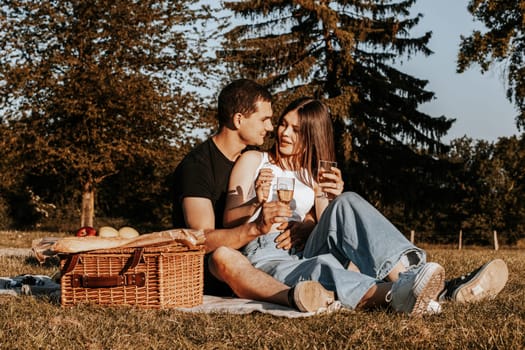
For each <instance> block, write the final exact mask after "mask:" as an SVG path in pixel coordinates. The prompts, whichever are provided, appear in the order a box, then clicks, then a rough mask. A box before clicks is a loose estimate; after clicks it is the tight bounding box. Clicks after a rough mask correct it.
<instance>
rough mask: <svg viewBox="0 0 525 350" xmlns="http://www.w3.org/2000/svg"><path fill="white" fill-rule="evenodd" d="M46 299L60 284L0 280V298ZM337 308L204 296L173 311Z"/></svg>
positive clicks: (291, 314)
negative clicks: (42, 297) (196, 302)
mask: <svg viewBox="0 0 525 350" xmlns="http://www.w3.org/2000/svg"><path fill="white" fill-rule="evenodd" d="M1 294H7V295H14V296H16V295H35V296H42V295H47V296H50V297H51V298H53V299H55V300H60V284H58V283H56V282H55V281H54V280H53V279H52V278H51V277H49V276H45V275H29V274H26V275H20V276H16V277H0V295H1ZM341 309H342V306H341V304H340V303H339V302H338V301H336V302H335V303H334V304H332V305H330V307H328V308H327V309H322V310H319V311H318V312H299V311H297V310H295V309H292V308H289V307H286V306H282V305H277V304H273V303H268V302H264V301H256V300H250V299H241V298H227V297H226V298H225V297H217V296H212V295H204V297H203V303H202V304H201V305H198V306H195V307H192V308H177V310H178V311H182V312H195V313H230V314H236V315H245V314H250V313H253V312H260V313H265V314H270V315H273V316H278V317H288V318H298V317H309V316H313V315H317V314H321V313H331V312H334V311H338V310H341Z"/></svg>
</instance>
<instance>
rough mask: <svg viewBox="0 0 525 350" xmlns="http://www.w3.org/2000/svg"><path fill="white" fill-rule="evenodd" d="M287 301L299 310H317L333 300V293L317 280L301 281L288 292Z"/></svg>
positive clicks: (325, 306)
mask: <svg viewBox="0 0 525 350" xmlns="http://www.w3.org/2000/svg"><path fill="white" fill-rule="evenodd" d="M288 301H289V303H290V305H291V306H294V307H296V308H297V309H298V310H299V311H302V312H317V311H320V310H321V309H326V308H327V307H328V306H329V305H330V304H332V303H333V302H334V301H335V293H334V292H332V291H330V290H327V289H325V288H324V287H323V286H322V285H321V283H319V282H316V281H301V282H299V283H298V284H296V285H295V286H294V287H292V289H290V291H289V292H288Z"/></svg>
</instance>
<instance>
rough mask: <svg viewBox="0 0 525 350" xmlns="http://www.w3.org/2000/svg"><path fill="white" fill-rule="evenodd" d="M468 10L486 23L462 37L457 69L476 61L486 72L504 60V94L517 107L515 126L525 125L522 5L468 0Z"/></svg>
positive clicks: (524, 9)
mask: <svg viewBox="0 0 525 350" xmlns="http://www.w3.org/2000/svg"><path fill="white" fill-rule="evenodd" d="M467 8H468V11H469V12H470V13H471V14H472V16H473V17H474V18H475V19H476V20H478V21H480V22H481V23H483V24H484V25H485V28H486V31H484V32H482V31H481V30H474V31H473V32H472V34H470V36H468V37H464V36H462V37H461V43H460V50H459V53H458V61H457V71H458V72H459V73H462V72H464V71H466V70H467V69H468V68H469V67H470V66H471V65H472V64H474V63H477V64H479V66H480V69H481V72H482V73H485V72H487V71H488V70H489V69H491V68H494V66H495V65H497V64H498V63H502V64H505V67H504V70H505V71H506V74H507V83H508V88H507V98H508V99H509V101H511V102H514V104H515V105H516V106H517V108H518V110H519V115H518V116H517V117H516V124H517V127H518V129H521V128H523V127H525V31H524V28H525V26H524V23H525V5H524V3H523V1H521V0H507V1H500V0H470V2H469V4H468V7H467Z"/></svg>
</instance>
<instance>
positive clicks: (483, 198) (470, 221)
mask: <svg viewBox="0 0 525 350" xmlns="http://www.w3.org/2000/svg"><path fill="white" fill-rule="evenodd" d="M524 146H525V144H524V139H523V137H522V138H521V139H518V138H517V137H515V136H513V137H510V138H500V139H499V140H498V142H496V143H495V144H494V143H488V142H487V141H483V140H479V141H477V142H474V141H473V140H472V139H469V138H467V137H464V138H461V139H457V140H454V141H453V143H452V150H451V153H450V158H451V160H452V161H454V162H456V164H458V165H460V166H461V168H459V169H457V171H455V172H454V174H453V176H452V177H451V178H450V180H449V183H450V185H451V187H450V191H451V192H452V193H453V194H454V197H453V198H454V200H453V201H451V203H452V204H451V206H450V208H449V210H447V208H441V211H442V212H448V213H449V215H450V216H449V217H448V220H447V222H446V226H449V227H448V228H447V230H448V231H449V232H451V233H454V232H456V233H457V231H458V230H459V229H462V230H464V231H465V232H470V234H469V237H470V239H471V241H470V243H473V242H477V243H478V244H483V243H485V244H487V243H488V244H490V243H491V242H492V235H493V231H494V230H496V231H498V233H499V237H500V240H501V241H502V242H504V243H515V242H516V241H517V240H518V239H519V238H520V237H523V232H524V231H523V229H524V227H525V205H524V202H523V195H524V191H523V176H524V175H523V170H522V169H523V166H524V165H525V164H524V162H525V148H524ZM454 226H455V227H456V229H453V228H452V227H454ZM444 227H445V225H441V226H440V227H439V228H440V229H441V230H443V228H444ZM467 242H468V241H467Z"/></svg>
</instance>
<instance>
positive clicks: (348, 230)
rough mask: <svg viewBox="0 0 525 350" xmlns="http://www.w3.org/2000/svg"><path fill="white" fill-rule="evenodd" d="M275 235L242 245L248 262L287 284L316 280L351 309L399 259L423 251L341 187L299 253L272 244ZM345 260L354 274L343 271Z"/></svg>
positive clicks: (412, 261) (415, 261)
mask: <svg viewBox="0 0 525 350" xmlns="http://www.w3.org/2000/svg"><path fill="white" fill-rule="evenodd" d="M278 235H279V232H274V233H269V234H267V235H264V236H260V237H258V238H257V239H255V240H253V241H251V242H250V243H248V244H247V245H246V246H245V247H244V248H243V252H244V254H245V255H246V256H247V257H248V259H249V260H250V261H251V263H252V264H253V266H255V267H256V268H258V269H260V270H262V271H265V272H266V273H268V274H270V275H271V276H273V277H274V278H275V279H277V280H279V281H281V282H283V283H285V284H287V285H289V286H294V285H296V284H297V283H299V282H300V281H303V280H314V281H318V282H320V283H321V284H322V285H323V286H324V287H325V288H326V289H329V290H333V291H335V292H336V294H337V299H338V300H339V301H340V302H341V303H342V304H343V305H344V306H346V307H348V308H351V309H354V308H355V307H356V306H357V305H358V303H359V302H360V301H361V299H362V298H363V296H364V295H365V294H366V292H367V291H368V290H369V289H370V288H371V287H372V286H373V285H374V284H376V283H378V282H380V281H382V280H383V279H384V278H385V277H386V276H387V275H388V274H389V273H390V271H391V270H392V269H393V268H394V267H395V266H396V265H397V264H398V263H399V262H402V263H403V264H404V266H405V267H407V269H414V268H419V267H420V266H422V265H423V264H424V263H425V262H426V253H425V252H424V251H423V250H421V249H419V248H417V247H415V246H414V245H413V244H412V243H411V242H410V241H409V240H407V239H406V237H405V236H404V235H403V234H402V233H401V232H399V230H398V229H397V228H396V227H395V226H394V225H393V224H392V223H391V222H389V221H388V220H387V219H386V218H385V217H384V216H383V215H382V214H381V213H380V212H379V211H377V209H375V208H374V207H373V206H372V205H371V204H370V203H368V202H367V201H365V200H364V199H363V198H362V197H360V196H359V195H358V194H356V193H353V192H345V193H343V194H341V195H339V196H338V197H337V198H336V199H334V200H333V201H332V202H331V203H330V205H329V206H328V207H327V208H326V209H325V211H324V213H323V215H322V216H321V218H320V220H319V222H318V224H317V225H316V226H315V228H314V229H313V231H312V233H311V234H310V237H309V238H308V240H307V242H306V245H305V249H304V251H303V252H300V253H295V252H294V251H293V250H291V251H286V250H283V249H278V248H276V244H275V241H274V240H275V238H276V237H277V236H278ZM350 262H352V263H354V264H355V265H356V266H357V267H358V268H359V270H360V273H359V272H354V271H349V270H347V267H348V264H349V263H350Z"/></svg>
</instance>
